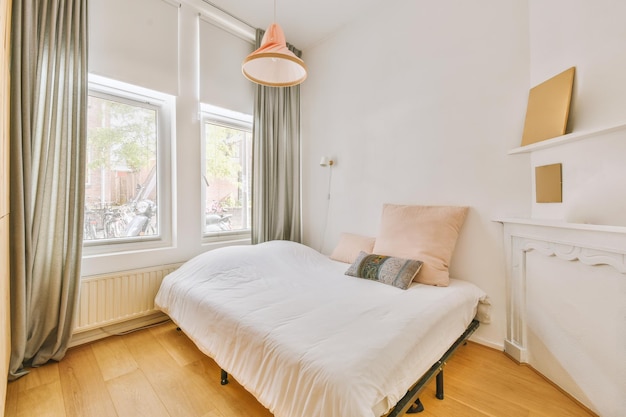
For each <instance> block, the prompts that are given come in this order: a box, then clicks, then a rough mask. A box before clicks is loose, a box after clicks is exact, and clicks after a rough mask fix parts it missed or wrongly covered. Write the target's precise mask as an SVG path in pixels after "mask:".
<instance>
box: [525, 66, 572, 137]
mask: <svg viewBox="0 0 626 417" xmlns="http://www.w3.org/2000/svg"><path fill="white" fill-rule="evenodd" d="M575 72H576V67H571V68H569V69H567V70H565V71H563V72H562V73H560V74H558V75H555V76H554V77H552V78H550V79H549V80H547V81H544V82H543V83H541V84H539V85H537V86H536V87H533V88H531V90H530V93H529V94H528V107H527V109H526V120H525V122H524V133H523V134H522V146H526V145H531V144H533V143H537V142H541V141H543V140H546V139H551V138H554V137H557V136H561V135H564V134H565V129H566V128H567V119H568V117H569V109H570V104H571V100H572V88H573V85H574V74H575Z"/></svg>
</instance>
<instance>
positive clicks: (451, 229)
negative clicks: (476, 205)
mask: <svg viewBox="0 0 626 417" xmlns="http://www.w3.org/2000/svg"><path fill="white" fill-rule="evenodd" d="M467 211H468V208H467V207H454V206H404V205H395V204H385V205H384V206H383V214H382V219H381V224H380V233H379V234H378V237H376V243H375V244H374V249H373V252H374V253H379V254H381V255H387V256H395V257H398V258H405V259H420V260H421V261H423V262H424V265H423V266H422V269H421V271H420V273H419V274H418V275H417V277H416V278H415V280H416V281H417V282H420V283H422V284H428V285H437V286H442V287H445V286H448V284H449V283H450V276H449V275H448V264H449V262H450V259H451V258H452V252H454V246H455V245H456V241H457V238H458V236H459V231H460V230H461V226H463V223H464V221H465V216H466V214H467Z"/></svg>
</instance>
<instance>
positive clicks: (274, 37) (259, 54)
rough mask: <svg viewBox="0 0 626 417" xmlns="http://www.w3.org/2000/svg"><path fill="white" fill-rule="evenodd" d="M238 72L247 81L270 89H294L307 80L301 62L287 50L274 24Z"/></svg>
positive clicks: (279, 31) (302, 62)
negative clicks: (293, 87) (291, 87)
mask: <svg viewBox="0 0 626 417" xmlns="http://www.w3.org/2000/svg"><path fill="white" fill-rule="evenodd" d="M241 71H242V72H243V75H244V76H245V77H246V78H247V79H249V80H250V81H253V82H255V83H257V84H262V85H267V86H271V87H289V86H294V85H298V84H300V83H301V82H302V81H304V80H305V79H306V76H307V69H306V65H304V61H302V60H301V59H300V58H298V57H297V56H296V55H295V54H294V53H293V52H291V51H290V50H289V49H288V48H287V42H286V41H285V34H284V33H283V30H282V29H281V28H280V26H278V24H276V23H272V24H271V25H270V27H269V28H268V29H267V30H266V31H265V35H263V39H262V41H261V47H260V48H259V49H257V50H256V51H254V52H252V53H251V54H250V55H248V56H247V57H246V59H245V60H244V61H243V64H242V66H241Z"/></svg>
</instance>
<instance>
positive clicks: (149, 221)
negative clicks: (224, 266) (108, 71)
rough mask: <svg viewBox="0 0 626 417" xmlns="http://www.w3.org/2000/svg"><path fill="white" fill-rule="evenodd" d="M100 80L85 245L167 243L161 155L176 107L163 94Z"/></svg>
mask: <svg viewBox="0 0 626 417" xmlns="http://www.w3.org/2000/svg"><path fill="white" fill-rule="evenodd" d="M93 78H95V77H90V81H91V80H92V79H93ZM98 80H99V81H98V82H93V81H92V82H90V86H89V97H88V111H87V166H86V171H87V172H86V177H87V182H86V184H85V223H84V233H83V242H84V243H85V244H86V245H88V246H93V245H99V244H107V245H110V244H114V243H132V242H145V241H156V240H162V239H163V237H164V236H169V227H166V225H167V224H169V223H170V222H168V221H165V220H169V219H168V214H169V207H170V204H169V202H168V201H169V199H170V198H169V193H168V191H167V188H166V187H165V186H164V184H162V183H167V181H163V179H164V178H165V174H166V173H167V172H168V171H169V164H168V163H167V159H166V158H164V157H163V155H162V154H165V153H166V152H163V151H162V150H164V149H167V146H169V136H170V135H169V132H168V130H167V129H165V127H166V126H168V125H169V114H170V106H171V105H170V103H168V101H167V100H166V99H165V98H164V96H162V95H159V94H158V93H154V92H148V91H147V90H145V89H140V88H138V87H136V88H135V87H133V86H129V85H123V86H122V84H121V83H116V82H114V81H110V80H103V79H100V78H98ZM167 153H169V152H167ZM165 229H167V230H165ZM166 232H167V233H166Z"/></svg>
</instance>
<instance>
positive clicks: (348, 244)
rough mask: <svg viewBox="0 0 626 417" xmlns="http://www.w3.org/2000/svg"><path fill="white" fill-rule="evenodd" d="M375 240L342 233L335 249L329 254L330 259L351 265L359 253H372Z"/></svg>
mask: <svg viewBox="0 0 626 417" xmlns="http://www.w3.org/2000/svg"><path fill="white" fill-rule="evenodd" d="M375 241H376V238H373V237H368V236H361V235H355V234H352V233H342V234H341V236H340V237H339V243H338V244H337V247H336V248H335V250H334V251H333V253H331V254H330V259H334V260H335V261H340V262H345V263H347V264H351V263H353V262H354V260H355V259H356V258H357V256H359V252H361V251H363V252H367V253H372V249H373V248H374V242H375Z"/></svg>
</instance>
